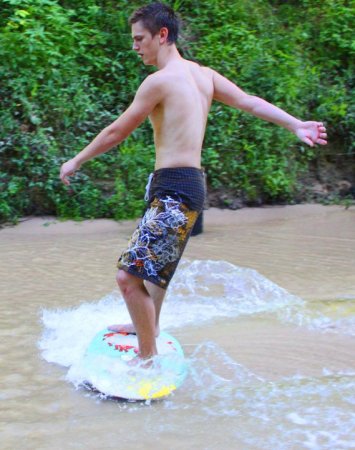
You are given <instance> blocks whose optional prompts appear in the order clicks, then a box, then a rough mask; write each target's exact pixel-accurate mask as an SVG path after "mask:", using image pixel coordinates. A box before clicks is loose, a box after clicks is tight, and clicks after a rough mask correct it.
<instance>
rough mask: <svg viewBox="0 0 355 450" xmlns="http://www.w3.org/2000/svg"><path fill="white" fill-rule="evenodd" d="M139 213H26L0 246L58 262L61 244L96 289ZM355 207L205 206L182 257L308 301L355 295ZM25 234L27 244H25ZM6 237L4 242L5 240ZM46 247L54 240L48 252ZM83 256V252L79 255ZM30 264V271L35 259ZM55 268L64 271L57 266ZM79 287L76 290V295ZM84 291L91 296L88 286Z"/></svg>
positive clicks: (110, 276) (107, 278) (105, 281)
mask: <svg viewBox="0 0 355 450" xmlns="http://www.w3.org/2000/svg"><path fill="white" fill-rule="evenodd" d="M137 222H138V219H136V220H124V221H115V220H112V219H93V220H84V221H81V222H76V221H72V220H66V221H60V220H58V219H57V218H55V217H53V216H43V217H29V218H26V219H25V220H23V221H21V222H20V223H19V224H17V225H15V226H12V227H7V228H3V229H1V230H0V244H1V241H2V242H3V244H2V245H5V247H4V248H5V249H6V247H8V248H9V251H10V249H11V246H12V247H13V248H15V246H20V247H21V246H24V245H25V246H27V245H30V246H31V247H33V248H35V246H36V245H37V244H38V246H39V248H42V246H44V249H43V251H42V253H41V255H42V256H41V257H42V259H43V260H46V259H47V260H48V263H49V264H50V262H49V261H50V259H51V258H53V260H52V262H51V264H55V265H58V267H59V268H61V267H62V263H61V258H63V257H64V258H65V248H67V247H68V246H70V243H71V242H72V244H71V245H72V246H73V245H74V247H75V248H80V249H82V250H80V252H84V253H83V254H80V253H78V252H76V251H74V250H75V249H74V250H73V253H72V256H71V257H72V261H71V262H70V264H71V265H73V270H74V268H75V267H76V265H79V266H80V267H83V268H85V267H86V270H88V271H89V273H91V272H90V271H92V270H95V271H98V273H99V274H101V275H100V281H99V280H98V284H96V288H95V289H98V290H99V291H100V292H105V291H106V292H107V288H108V287H115V281H114V278H115V273H116V261H117V258H118V257H119V255H120V254H121V252H122V251H123V250H124V248H126V246H127V242H128V240H129V238H130V237H131V235H132V232H133V231H134V229H135V228H136V225H137ZM354 224H355V207H351V208H348V209H345V208H344V207H340V206H335V205H331V206H324V205H319V204H302V205H286V206H267V207H262V208H260V207H256V208H244V209H240V210H236V211H233V210H227V209H224V210H220V209H216V208H210V209H208V210H206V211H205V212H204V231H203V233H202V234H199V235H197V236H193V237H191V238H190V240H189V242H188V245H187V247H186V250H185V252H184V254H183V259H188V260H215V261H227V262H229V263H231V264H233V265H235V266H239V267H246V268H250V269H254V270H256V271H258V272H259V273H260V274H262V275H263V276H265V277H266V278H268V279H269V280H271V281H272V282H274V283H276V284H277V285H278V286H281V287H283V288H284V289H286V290H287V291H288V292H290V293H292V294H294V295H296V296H298V297H301V298H303V299H305V300H310V301H314V302H317V301H332V300H339V299H354V298H355V274H354V270H353V268H354V267H355V225H354ZM29 240H31V244H30V243H29ZM6 241H8V242H6ZM45 243H47V244H46V245H47V249H48V248H49V247H50V246H53V245H55V246H56V248H57V251H56V253H55V254H53V255H51V258H50V255H49V254H48V250H46V247H45ZM97 243H99V245H100V252H101V256H100V261H98V262H97V263H95V264H94V265H93V264H92V262H90V261H88V258H91V257H94V258H95V256H93V255H92V256H90V257H89V256H88V255H89V254H90V251H91V250H90V249H91V247H92V245H93V244H97ZM85 254H86V255H87V256H86V257H85ZM29 262H30V267H31V266H32V264H34V265H33V266H32V267H33V269H34V270H36V262H35V260H33V262H31V261H29ZM62 270H64V272H65V270H66V268H65V267H62ZM81 293H82V292H78V295H81ZM87 295H90V291H89V289H88V292H87Z"/></svg>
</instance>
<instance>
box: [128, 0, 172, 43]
mask: <svg viewBox="0 0 355 450" xmlns="http://www.w3.org/2000/svg"><path fill="white" fill-rule="evenodd" d="M140 21H141V22H142V23H143V26H144V28H146V29H147V30H148V31H149V32H150V33H151V34H152V36H155V35H156V34H157V33H159V31H160V30H161V28H163V27H165V28H167V29H168V39H167V40H168V43H169V44H174V43H175V42H176V41H177V38H178V34H179V19H178V17H177V16H176V14H175V12H174V10H173V9H172V8H170V6H167V5H164V4H163V3H160V2H154V3H150V4H149V5H146V6H142V7H141V8H139V9H137V10H136V11H135V12H134V13H133V14H132V15H131V17H130V18H129V23H130V25H132V24H133V23H137V22H140Z"/></svg>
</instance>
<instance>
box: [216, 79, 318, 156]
mask: <svg viewBox="0 0 355 450" xmlns="http://www.w3.org/2000/svg"><path fill="white" fill-rule="evenodd" d="M213 84H214V99H215V100H217V101H220V102H222V103H224V104H226V105H229V106H232V107H234V108H237V109H242V110H243V111H246V112H248V113H250V114H253V115H254V116H256V117H259V118H260V119H264V120H267V121H268V122H273V123H276V124H277V125H280V126H282V127H284V128H287V129H288V130H289V131H291V132H292V133H294V134H295V135H296V136H297V137H298V138H299V139H300V140H301V141H303V142H305V143H306V144H308V145H310V146H311V147H313V146H314V145H315V144H320V145H326V144H327V140H326V139H327V132H326V128H325V126H324V125H323V123H322V122H314V121H307V122H303V121H301V120H299V119H296V118H295V117H293V116H291V115H290V114H288V113H287V112H285V111H283V110H282V109H280V108H278V107H277V106H275V105H272V104H271V103H268V102H267V101H266V100H263V99H262V98H260V97H256V96H254V95H248V94H247V93H246V92H244V91H242V89H240V88H239V87H238V86H237V85H235V84H234V83H232V82H231V81H230V80H228V79H227V78H225V77H224V76H222V75H221V74H219V73H218V72H216V71H213Z"/></svg>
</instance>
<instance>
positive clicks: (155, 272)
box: [117, 167, 205, 289]
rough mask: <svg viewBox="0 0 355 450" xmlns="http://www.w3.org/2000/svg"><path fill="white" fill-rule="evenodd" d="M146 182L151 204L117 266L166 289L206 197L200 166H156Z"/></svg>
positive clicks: (148, 198)
mask: <svg viewBox="0 0 355 450" xmlns="http://www.w3.org/2000/svg"><path fill="white" fill-rule="evenodd" d="M149 180H150V182H149V183H148V185H147V194H148V195H147V200H148V204H149V206H148V208H147V210H146V212H145V214H144V216H143V218H142V220H141V222H140V223H139V225H138V227H137V229H136V230H135V232H134V233H133V235H132V237H131V239H130V241H129V243H128V247H127V249H126V250H125V251H124V252H123V253H122V255H121V257H120V259H119V260H118V264H117V267H118V268H119V269H123V270H125V271H126V272H128V273H130V274H132V275H135V276H137V277H139V278H143V279H144V280H147V281H151V282H152V283H154V284H156V285H158V286H160V287H161V288H164V289H166V288H167V287H168V285H169V283H170V281H171V279H172V277H173V275H174V272H175V270H176V267H177V265H178V263H179V261H180V258H181V255H182V253H183V251H184V249H185V246H186V244H187V241H188V239H189V236H190V233H191V231H192V228H193V226H194V224H195V222H196V219H197V217H198V215H199V214H200V212H201V211H202V209H203V205H204V201H205V180H204V173H203V171H202V170H201V169H197V168H194V167H178V168H166V169H159V170H156V171H155V172H154V173H153V174H151V176H150V178H149Z"/></svg>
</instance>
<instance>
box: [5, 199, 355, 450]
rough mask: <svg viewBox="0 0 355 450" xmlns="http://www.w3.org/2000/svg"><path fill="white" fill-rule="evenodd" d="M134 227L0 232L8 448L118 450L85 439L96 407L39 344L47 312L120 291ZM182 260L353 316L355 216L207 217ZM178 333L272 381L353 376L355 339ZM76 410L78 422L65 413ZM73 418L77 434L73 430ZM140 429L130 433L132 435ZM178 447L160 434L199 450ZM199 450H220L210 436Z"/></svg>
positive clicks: (217, 328) (108, 433) (254, 212)
mask: <svg viewBox="0 0 355 450" xmlns="http://www.w3.org/2000/svg"><path fill="white" fill-rule="evenodd" d="M134 227H135V221H123V222H120V223H116V222H114V221H110V220H103V219H102V220H94V221H84V222H72V221H66V222H60V221H57V220H56V219H55V218H52V217H45V218H29V219H26V220H24V221H22V222H21V223H20V224H19V225H17V226H15V227H11V228H5V229H2V230H1V231H0V249H1V263H0V292H1V294H0V295H1V304H0V305H1V306H0V314H1V316H0V317H1V319H0V321H1V327H0V335H1V337H2V339H1V342H0V351H1V355H2V358H1V363H0V365H1V372H0V382H1V385H2V391H3V394H2V395H1V397H0V400H1V405H2V413H1V415H0V420H1V421H2V422H3V424H5V427H4V428H3V429H4V430H5V431H4V432H0V434H1V433H3V436H2V438H1V437H0V439H1V441H2V443H3V444H2V445H4V446H3V447H2V448H4V449H16V448H31V449H32V448H36V449H38V448H41V449H47V448H48V449H49V448H86V449H96V448H102V446H106V447H107V448H116V446H117V443H116V444H115V445H113V442H112V439H114V434H113V428H112V426H111V425H112V424H110V423H108V422H107V421H106V422H100V421H99V422H98V423H97V424H96V425H95V430H96V435H95V438H93V439H92V440H90V439H89V437H88V436H87V433H88V430H90V424H89V423H88V422H89V421H93V420H95V417H98V414H99V411H98V410H99V406H98V404H97V403H95V402H94V401H91V400H92V399H89V400H88V399H86V398H84V397H83V395H82V393H80V392H76V391H75V390H74V389H73V387H72V386H70V385H69V384H67V383H66V382H64V381H63V379H62V378H63V374H64V371H63V369H62V368H61V367H59V366H56V365H50V364H48V363H47V362H45V361H43V360H41V359H40V354H39V350H38V348H37V341H38V339H39V337H40V335H41V332H42V328H41V323H40V320H39V319H40V313H41V310H42V308H47V309H55V308H60V309H61V308H69V307H73V308H75V307H76V306H77V305H78V304H80V303H81V302H83V301H93V300H97V299H100V298H101V297H103V296H104V295H106V294H107V293H108V292H111V291H113V290H115V289H116V286H115V271H116V270H115V263H116V259H117V256H118V255H119V254H120V252H121V250H122V249H123V248H124V247H125V245H126V242H127V240H128V238H129V237H130V235H131V233H132V231H133V229H134ZM184 257H185V258H188V259H191V260H194V259H200V260H205V259H209V260H225V261H228V262H230V263H233V264H235V265H237V266H242V267H249V268H252V269H255V270H256V271H258V272H259V273H260V274H262V275H263V276H265V277H266V278H268V279H270V280H272V281H273V282H274V283H276V284H278V285H279V286H281V287H282V288H284V289H286V290H287V291H289V292H290V293H292V294H294V295H296V296H298V297H301V298H302V299H304V300H306V301H307V304H308V306H309V308H311V309H312V308H314V310H316V311H321V312H322V313H324V312H327V313H328V314H330V315H333V316H334V317H335V318H343V317H345V318H348V317H354V316H355V311H354V310H353V309H354V306H353V305H354V300H355V271H354V267H355V208H354V207H352V208H349V209H348V210H345V209H344V208H343V207H339V206H321V205H297V206H280V207H267V208H255V209H254V208H251V209H243V210H240V211H228V210H222V211H221V210H216V209H210V210H208V211H206V212H205V222H204V233H203V234H202V235H199V236H196V237H194V238H192V239H191V240H190V242H189V244H188V247H187V249H186V251H185V254H184ZM342 300H345V301H344V302H342ZM162 314H164V309H163V313H162ZM175 334H176V337H178V339H179V340H180V341H181V343H182V345H183V346H184V347H185V350H186V353H187V355H190V354H191V353H192V352H193V351H194V349H195V348H196V346H198V345H199V344H200V343H201V342H202V341H204V340H206V338H208V340H210V341H213V342H215V343H216V344H218V345H219V346H220V347H221V348H223V350H224V351H226V352H227V353H228V355H230V356H231V357H232V358H233V359H234V360H235V361H238V363H240V364H243V365H244V366H246V367H248V368H249V369H250V370H251V371H252V372H253V373H255V374H256V375H257V376H260V377H264V378H265V379H266V380H279V379H281V378H282V377H285V376H294V375H297V374H302V376H319V375H321V374H322V372H323V370H324V368H326V369H327V370H332V371H346V370H355V358H354V354H355V339H354V337H352V336H348V335H345V334H342V333H323V332H321V331H319V330H310V329H307V328H305V327H299V326H296V325H292V324H286V323H282V322H280V321H279V320H277V318H276V317H275V316H273V315H272V314H270V315H265V316H263V317H257V316H256V317H254V316H251V317H242V318H240V317H239V318H237V319H236V318H234V319H233V318H231V319H230V320H227V321H226V320H221V321H216V322H215V323H212V324H209V325H207V326H206V325H201V327H199V326H198V324H197V325H195V326H193V327H185V328H183V329H181V330H179V331H178V332H177V333H175ZM19 361H21V364H19ZM24 399H25V400H26V401H25V403H24V401H23V400H24ZM53 399H57V400H56V401H53ZM73 405H76V413H75V415H74V416H72V415H70V413H69V411H70V408H72V407H73ZM3 406H4V407H3ZM108 410H109V411H110V412H113V410H114V406H112V407H109V408H108V409H106V413H105V414H108ZM180 414H181V417H182V415H183V414H184V412H183V411H180ZM69 416H70V417H71V419H70V420H71V421H73V420H74V421H76V422H75V423H76V425H75V426H74V425H73V423H72V422H71V425H70V426H69V425H68V423H66V419H65V418H66V417H69ZM73 417H74V418H73ZM106 419H108V416H106ZM56 420H57V422H56ZM139 420H140V419H138V418H137V421H138V422H139ZM138 422H137V423H138ZM31 423H33V424H36V426H31ZM137 423H135V422H134V420H133V422H132V423H127V426H128V430H131V431H133V430H134V429H135V427H136V426H137ZM68 426H69V428H68ZM75 429H77V430H79V431H78V433H79V434H78V435H77V436H78V437H77V438H76V440H75V438H73V436H74V435H75ZM100 436H101V438H100ZM78 439H79V441H78ZM149 439H151V440H148V441H146V442H145V445H144V446H141V445H140V444H139V445H138V444H137V445H136V446H131V447H128V448H132V449H133V448H153V447H154V441H153V437H149ZM179 439H180V438H179V436H177V435H176V433H175V434H174V433H173V434H172V435H171V436H169V435H164V439H163V441H161V446H160V447H158V448H161V449H163V448H164V449H166V448H172V449H175V448H186V449H187V448H191V447H189V445H191V443H192V441H190V442H189V443H188V442H186V443H185V444H184V442H183V441H181V440H179ZM74 442H76V444H75V445H74ZM78 442H79V443H78ZM163 442H164V444H163ZM24 443H27V444H26V445H25V447H24V446H23V445H24ZM193 444H194V445H195V446H196V445H197V446H199V447H197V448H211V449H212V448H218V445H217V444H216V447H214V446H213V445H212V444H211V436H210V437H209V436H208V435H206V436H200V437H199V438H198V439H197V438H196V440H195V441H194V442H193ZM56 445H57V446H58V445H59V447H56ZM97 445H99V446H97ZM126 448H127V447H126ZM231 448H237V449H238V448H240V449H241V450H244V448H245V447H238V446H236V447H235V446H234V447H231ZM251 448H252V446H250V449H251ZM255 448H262V447H255ZM265 448H266V447H265ZM290 448H291V447H290ZM292 448H293V447H292ZM294 448H296V447H294ZM297 448H300V447H297ZM319 448H320V447H319ZM339 448H341V447H339ZM344 448H345V447H344ZM248 450H249V448H248Z"/></svg>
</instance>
